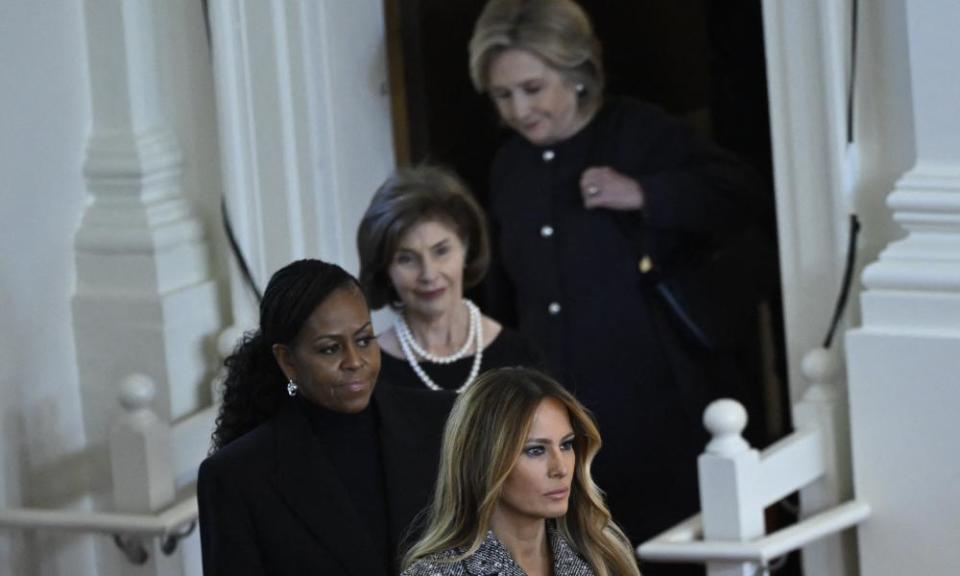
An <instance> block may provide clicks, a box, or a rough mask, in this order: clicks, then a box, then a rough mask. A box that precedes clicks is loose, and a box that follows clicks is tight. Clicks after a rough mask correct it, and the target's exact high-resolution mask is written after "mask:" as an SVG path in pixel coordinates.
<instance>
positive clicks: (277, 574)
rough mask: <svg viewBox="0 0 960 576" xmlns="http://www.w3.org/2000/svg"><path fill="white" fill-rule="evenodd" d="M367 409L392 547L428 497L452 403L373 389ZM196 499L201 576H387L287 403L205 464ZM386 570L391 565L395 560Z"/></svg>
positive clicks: (298, 413) (303, 422)
mask: <svg viewBox="0 0 960 576" xmlns="http://www.w3.org/2000/svg"><path fill="white" fill-rule="evenodd" d="M372 401H373V402H374V403H375V404H376V408H377V413H378V415H379V419H380V426H379V434H380V447H381V455H382V458H383V470H384V485H385V487H386V490H387V494H386V502H387V507H388V510H387V517H388V522H389V526H388V528H389V533H390V539H391V546H393V547H394V548H396V547H397V545H398V543H399V542H400V539H401V538H402V537H403V535H404V533H405V530H406V529H407V527H408V526H409V525H410V523H411V521H412V520H413V518H414V517H415V516H416V515H417V514H418V513H419V512H420V511H421V509H423V508H424V507H425V506H426V505H427V504H428V499H429V498H430V496H431V495H432V490H433V485H434V483H435V481H436V473H437V464H438V461H439V455H440V441H441V438H442V435H443V425H444V422H445V420H446V416H447V413H448V412H449V409H450V406H451V405H452V402H453V395H451V394H447V393H436V392H430V391H421V390H412V389H401V388H395V387H391V386H377V387H376V389H375V391H374V394H373V400H372ZM197 491H198V494H197V496H198V498H199V503H200V537H201V545H202V551H203V569H204V574H205V575H206V576H266V575H271V576H284V575H290V576H294V575H296V576H301V575H303V574H323V575H325V576H372V575H376V574H384V573H385V568H386V566H387V564H388V560H387V559H384V558H382V557H381V555H380V554H378V553H377V551H376V550H375V549H374V547H373V545H372V544H371V543H370V540H369V539H368V538H367V536H366V534H365V532H364V529H363V527H362V525H361V520H360V518H359V516H358V514H357V512H356V511H355V510H354V508H353V506H352V505H351V504H350V498H349V495H348V493H347V491H346V489H345V488H344V487H343V485H342V484H341V483H340V480H339V478H338V475H337V473H336V471H335V470H333V469H332V465H331V463H330V460H329V459H328V458H327V456H326V454H325V453H324V452H323V450H322V448H321V447H320V443H319V442H318V441H316V439H315V437H314V431H313V429H312V428H311V426H310V423H309V421H308V419H307V417H306V415H305V414H304V413H303V411H302V410H300V409H299V408H298V407H297V406H295V405H294V403H293V402H292V401H291V402H286V403H285V405H284V407H283V408H282V409H281V411H280V412H279V413H278V414H277V415H276V416H275V417H274V418H273V419H271V420H270V421H268V422H267V423H265V424H263V425H261V426H260V427H258V428H256V429H255V430H253V431H251V432H250V433H248V434H246V435H244V436H242V437H240V438H238V439H237V440H235V441H233V442H231V443H230V444H228V445H227V446H225V447H224V448H222V449H221V450H219V451H218V452H216V453H215V454H213V455H212V456H210V457H209V458H207V459H206V460H205V461H204V462H203V464H202V465H201V467H200V474H199V480H198V489H197ZM391 564H392V565H393V566H397V562H396V559H393V561H392V563H391ZM397 572H398V570H396V569H394V570H393V571H392V572H391V573H394V574H395V573H397Z"/></svg>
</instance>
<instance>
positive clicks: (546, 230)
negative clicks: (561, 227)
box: [540, 224, 553, 238]
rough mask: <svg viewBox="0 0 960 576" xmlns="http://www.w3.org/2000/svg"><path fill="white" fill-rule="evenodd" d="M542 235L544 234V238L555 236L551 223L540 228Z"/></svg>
mask: <svg viewBox="0 0 960 576" xmlns="http://www.w3.org/2000/svg"><path fill="white" fill-rule="evenodd" d="M540 235H541V236H543V237H544V238H549V237H551V236H553V226H551V225H549V224H547V225H545V226H544V227H543V228H541V229H540Z"/></svg>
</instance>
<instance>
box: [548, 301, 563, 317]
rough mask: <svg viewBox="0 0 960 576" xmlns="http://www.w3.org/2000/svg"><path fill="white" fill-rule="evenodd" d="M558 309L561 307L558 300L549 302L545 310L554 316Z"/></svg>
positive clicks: (558, 311)
mask: <svg viewBox="0 0 960 576" xmlns="http://www.w3.org/2000/svg"><path fill="white" fill-rule="evenodd" d="M560 310H561V308H560V303H559V302H551V303H550V305H549V306H547V312H549V313H550V315H551V316H556V315H557V314H559V313H560Z"/></svg>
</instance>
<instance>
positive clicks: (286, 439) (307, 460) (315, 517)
mask: <svg viewBox="0 0 960 576" xmlns="http://www.w3.org/2000/svg"><path fill="white" fill-rule="evenodd" d="M313 434H314V433H313V431H312V430H311V428H310V423H309V422H308V420H307V418H306V416H305V415H304V414H303V413H302V412H301V410H300V408H299V407H298V406H296V404H295V403H294V402H285V403H284V406H283V407H282V408H281V410H280V412H279V413H278V415H277V468H276V474H275V476H274V482H275V484H276V488H277V491H278V493H279V495H280V498H281V499H283V500H284V501H285V502H286V503H287V505H288V506H289V507H290V510H291V511H292V512H293V514H294V515H296V516H297V517H299V518H300V519H301V520H302V521H303V522H304V524H306V526H307V528H308V529H309V530H310V532H312V533H313V534H314V536H316V538H317V539H318V540H319V541H320V542H322V543H323V547H324V548H326V549H327V550H328V551H329V552H330V553H331V554H332V555H333V556H335V557H336V558H338V559H339V560H340V563H341V564H342V565H343V567H344V569H345V570H346V571H347V572H348V573H349V574H352V575H354V576H366V575H368V574H381V573H383V569H384V566H382V565H380V564H379V563H378V559H379V554H377V552H376V550H375V549H374V547H373V544H372V543H371V542H370V541H369V539H367V538H363V537H358V535H360V534H364V532H365V530H364V529H363V525H362V522H361V520H360V517H359V515H358V514H357V512H356V511H355V510H354V508H353V506H351V504H350V501H349V496H348V495H347V492H346V489H345V488H344V487H343V485H342V484H341V482H340V479H339V478H337V475H336V474H335V472H334V470H333V465H332V463H331V462H330V460H329V458H328V457H327V455H326V454H325V453H324V451H323V449H322V448H321V446H320V443H319V442H316V441H314V440H313Z"/></svg>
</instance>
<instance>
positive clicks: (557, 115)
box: [487, 48, 585, 146]
mask: <svg viewBox="0 0 960 576" xmlns="http://www.w3.org/2000/svg"><path fill="white" fill-rule="evenodd" d="M487 80H488V84H489V87H488V91H489V94H490V97H491V98H492V99H493V103H494V104H495V105H496V107H497V112H498V113H499V114H500V118H501V119H502V120H503V121H504V122H505V123H506V124H507V126H509V127H511V128H513V129H514V130H516V131H517V132H519V133H520V134H521V135H522V136H523V137H524V138H526V139H527V140H529V141H530V142H531V143H533V144H536V145H540V146H542V145H548V144H554V143H556V142H560V141H562V140H566V139H567V138H569V137H570V136H573V135H574V134H575V133H576V132H577V131H578V130H579V129H580V128H581V126H583V124H584V123H585V122H584V119H583V118H582V117H581V115H580V111H579V108H578V105H577V91H576V88H575V86H574V84H573V83H572V82H571V81H570V80H568V79H567V78H566V77H564V76H563V75H562V74H561V73H560V72H558V71H557V70H555V69H554V68H552V67H550V66H549V65H547V63H546V62H544V61H543V60H542V59H541V58H540V57H539V56H536V55H534V54H533V53H531V52H528V51H526V50H520V49H516V48H511V49H509V50H506V51H504V52H501V53H500V54H498V55H497V56H495V57H494V58H493V60H492V61H491V62H490V68H489V70H488V78H487Z"/></svg>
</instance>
